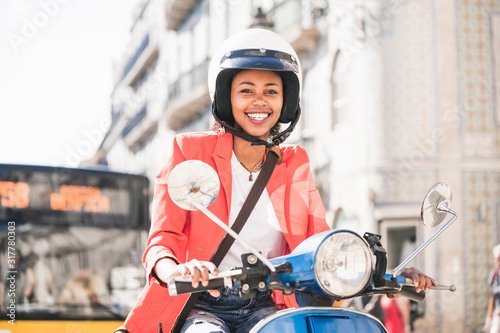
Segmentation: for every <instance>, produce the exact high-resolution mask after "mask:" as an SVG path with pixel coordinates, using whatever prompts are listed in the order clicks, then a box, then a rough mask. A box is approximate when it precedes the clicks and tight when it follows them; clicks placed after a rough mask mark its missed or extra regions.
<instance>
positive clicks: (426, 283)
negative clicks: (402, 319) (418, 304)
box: [387, 267, 438, 298]
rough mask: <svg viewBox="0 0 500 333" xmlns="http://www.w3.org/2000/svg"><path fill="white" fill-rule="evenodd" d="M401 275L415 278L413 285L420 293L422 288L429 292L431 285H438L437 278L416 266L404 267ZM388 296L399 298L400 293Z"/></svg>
mask: <svg viewBox="0 0 500 333" xmlns="http://www.w3.org/2000/svg"><path fill="white" fill-rule="evenodd" d="M400 275H401V276H404V277H405V278H408V279H412V280H413V285H414V286H415V291H416V292H417V293H419V292H420V291H421V290H423V291H424V292H425V293H427V292H429V290H430V289H431V286H437V285H438V283H437V281H436V280H434V279H433V278H431V277H429V276H427V275H425V274H424V273H422V272H421V271H420V270H418V269H416V268H415V267H411V268H405V269H403V271H402V272H401V274H400ZM387 296H388V297H389V298H393V297H396V298H397V297H399V294H390V295H387Z"/></svg>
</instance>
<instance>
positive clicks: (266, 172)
mask: <svg viewBox="0 0 500 333" xmlns="http://www.w3.org/2000/svg"><path fill="white" fill-rule="evenodd" d="M278 158H279V156H278V155H277V154H276V153H275V152H274V151H273V150H269V152H268V153H267V158H266V161H265V162H264V165H263V166H262V170H261V171H260V173H259V176H258V177H257V179H256V180H255V184H253V186H252V189H251V190H250V193H249V194H248V197H247V198H246V200H245V202H244V203H243V206H242V207H241V210H240V212H239V213H238V216H237V217H236V220H235V221H234V223H233V226H232V227H231V229H233V230H234V232H236V233H238V234H239V233H240V231H241V229H243V226H244V225H245V222H246V221H247V219H248V217H249V216H250V213H251V212H252V210H253V208H254V207H255V204H256V203H257V201H258V200H259V198H260V196H261V194H262V192H263V191H264V188H265V187H266V184H267V182H268V181H269V178H271V174H272V173H273V171H274V167H275V166H276V162H277V161H278ZM233 243H234V238H233V237H231V236H230V235H227V234H226V237H224V239H223V240H222V242H221V243H220V245H219V248H218V249H217V251H216V252H215V254H214V255H213V256H212V260H211V261H212V262H213V263H214V264H215V265H216V266H219V265H220V263H221V262H222V259H224V257H225V256H226V254H227V252H228V251H229V249H230V248H231V245H233ZM198 296H199V294H198V293H194V294H191V295H190V296H189V299H188V300H187V302H186V304H185V305H184V308H183V309H182V311H181V313H179V315H178V316H177V319H176V322H175V324H174V327H172V331H171V332H174V333H178V332H180V330H181V328H182V326H183V325H184V322H185V321H186V318H187V316H188V315H189V312H190V311H191V309H192V308H193V306H194V303H196V300H197V299H198Z"/></svg>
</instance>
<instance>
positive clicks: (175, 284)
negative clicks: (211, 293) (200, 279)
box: [168, 277, 224, 296]
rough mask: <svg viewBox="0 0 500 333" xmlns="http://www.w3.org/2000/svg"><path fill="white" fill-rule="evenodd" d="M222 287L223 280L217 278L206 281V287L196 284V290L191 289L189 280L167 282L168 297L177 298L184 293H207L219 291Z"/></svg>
mask: <svg viewBox="0 0 500 333" xmlns="http://www.w3.org/2000/svg"><path fill="white" fill-rule="evenodd" d="M222 287H224V278H223V277H217V278H211V279H210V280H209V281H208V285H207V286H203V285H202V284H201V283H199V284H198V287H197V288H194V287H193V284H192V281H191V280H175V279H174V280H172V281H169V282H168V292H169V294H170V296H177V295H181V294H186V293H196V292H200V291H207V290H212V289H219V288H222Z"/></svg>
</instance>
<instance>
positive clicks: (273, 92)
mask: <svg viewBox="0 0 500 333" xmlns="http://www.w3.org/2000/svg"><path fill="white" fill-rule="evenodd" d="M267 93H268V94H269V95H276V94H277V93H278V92H277V91H276V90H268V91H267Z"/></svg>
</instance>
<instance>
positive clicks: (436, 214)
mask: <svg viewBox="0 0 500 333" xmlns="http://www.w3.org/2000/svg"><path fill="white" fill-rule="evenodd" d="M450 203H451V189H450V187H449V186H448V185H446V184H444V183H437V184H436V185H434V186H433V187H432V188H431V189H430V190H429V192H428V193H427V195H426V196H425V198H424V202H423V203H422V210H421V213H420V216H421V218H422V221H423V222H424V225H425V226H427V227H435V226H437V225H439V224H440V223H441V222H443V220H444V219H445V217H446V215H447V211H446V210H445V209H444V208H443V207H442V206H440V205H441V204H444V205H446V206H447V207H449V206H450Z"/></svg>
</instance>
